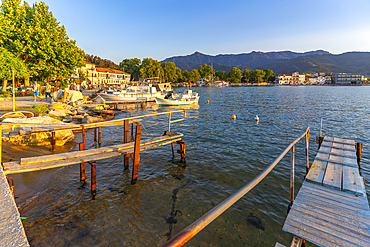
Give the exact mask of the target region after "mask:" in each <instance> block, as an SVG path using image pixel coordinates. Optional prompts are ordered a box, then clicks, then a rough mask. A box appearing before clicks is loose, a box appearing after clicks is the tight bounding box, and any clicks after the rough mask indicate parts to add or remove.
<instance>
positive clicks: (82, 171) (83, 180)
mask: <svg viewBox="0 0 370 247" xmlns="http://www.w3.org/2000/svg"><path fill="white" fill-rule="evenodd" d="M82 150H85V146H84V144H83V143H80V151H82ZM80 181H81V183H82V186H84V185H85V184H86V175H85V162H81V163H80Z"/></svg>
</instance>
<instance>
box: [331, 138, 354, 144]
mask: <svg viewBox="0 0 370 247" xmlns="http://www.w3.org/2000/svg"><path fill="white" fill-rule="evenodd" d="M333 141H334V142H339V143H345V144H349V145H355V144H356V142H355V141H354V140H350V139H342V138H337V137H334V140H333Z"/></svg>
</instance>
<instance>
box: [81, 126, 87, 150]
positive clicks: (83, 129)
mask: <svg viewBox="0 0 370 247" xmlns="http://www.w3.org/2000/svg"><path fill="white" fill-rule="evenodd" d="M81 128H82V143H83V144H84V150H85V149H86V135H85V126H84V125H81Z"/></svg>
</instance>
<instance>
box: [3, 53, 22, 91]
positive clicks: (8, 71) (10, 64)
mask: <svg viewBox="0 0 370 247" xmlns="http://www.w3.org/2000/svg"><path fill="white" fill-rule="evenodd" d="M12 70H14V77H15V78H24V76H25V75H26V71H27V69H26V66H25V64H24V63H23V62H22V60H21V59H20V58H18V57H16V56H14V55H13V54H12V53H10V52H9V51H8V50H7V49H5V48H3V47H0V79H2V81H3V88H2V91H4V92H5V91H6V85H7V80H11V79H12Z"/></svg>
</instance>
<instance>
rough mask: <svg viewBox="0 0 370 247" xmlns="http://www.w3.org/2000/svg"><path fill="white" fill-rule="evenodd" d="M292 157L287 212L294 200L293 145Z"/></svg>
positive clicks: (293, 148) (293, 149)
mask: <svg viewBox="0 0 370 247" xmlns="http://www.w3.org/2000/svg"><path fill="white" fill-rule="evenodd" d="M291 151H292V157H291V167H290V203H289V206H288V213H289V211H290V209H291V207H292V205H293V202H294V154H295V145H293V146H292V149H291Z"/></svg>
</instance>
